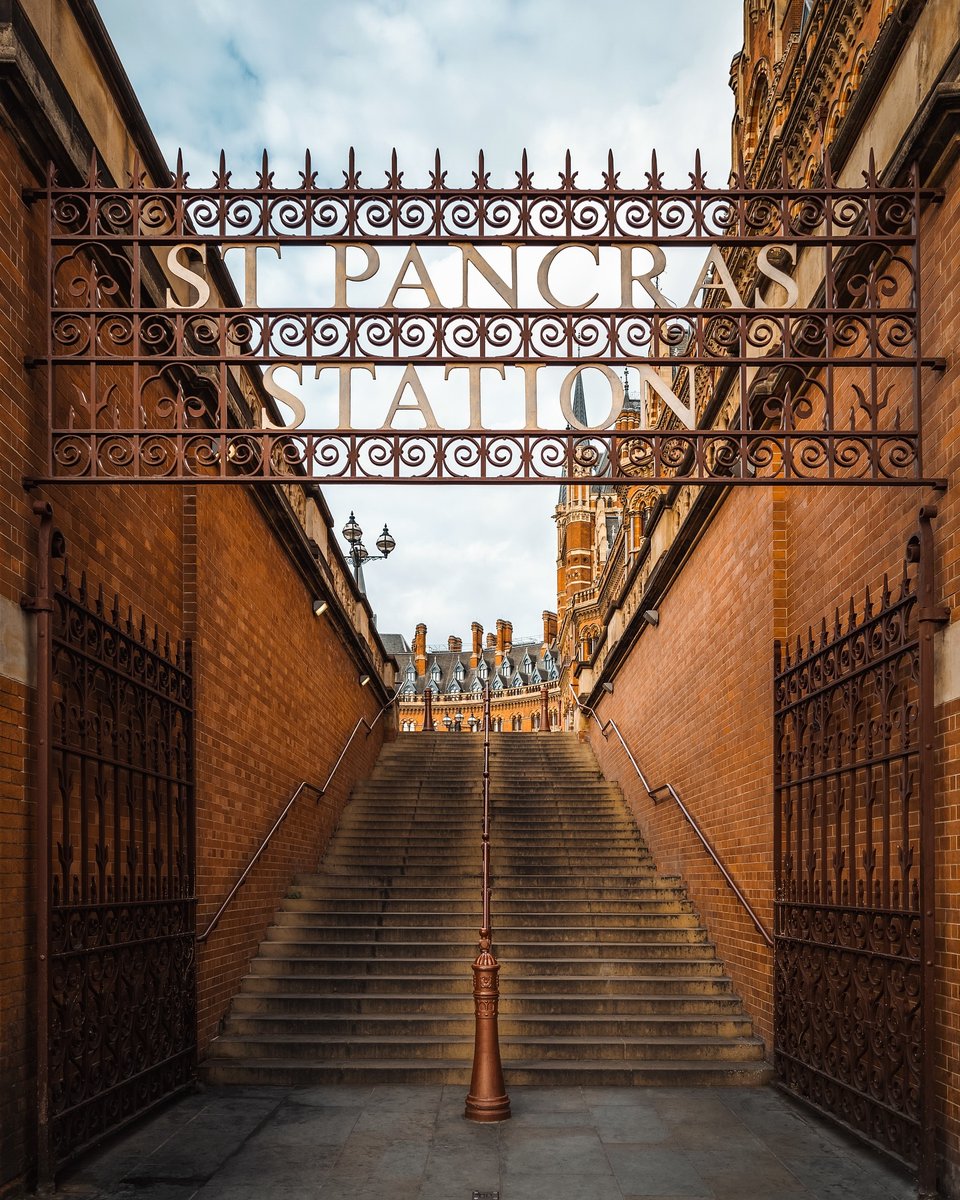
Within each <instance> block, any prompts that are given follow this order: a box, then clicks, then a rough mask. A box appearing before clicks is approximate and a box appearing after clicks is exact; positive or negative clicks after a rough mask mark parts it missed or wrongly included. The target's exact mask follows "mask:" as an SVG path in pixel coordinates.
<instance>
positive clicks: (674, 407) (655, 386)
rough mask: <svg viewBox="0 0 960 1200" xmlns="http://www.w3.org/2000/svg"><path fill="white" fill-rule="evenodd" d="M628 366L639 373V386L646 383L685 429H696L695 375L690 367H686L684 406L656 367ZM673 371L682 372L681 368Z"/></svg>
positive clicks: (640, 363)
mask: <svg viewBox="0 0 960 1200" xmlns="http://www.w3.org/2000/svg"><path fill="white" fill-rule="evenodd" d="M630 365H631V366H632V367H636V368H637V370H638V371H639V373H640V382H641V384H644V383H646V384H647V385H648V386H649V387H650V388H651V390H652V391H654V392H656V394H657V395H658V396H659V397H660V399H661V400H662V401H663V402H664V404H666V405H667V407H668V408H669V409H670V410H671V412H673V413H674V414H675V415H676V416H677V417H679V418H680V420H681V421H682V422H683V423H684V425H685V426H686V427H687V429H696V427H697V409H696V403H697V397H696V374H695V371H694V368H693V367H692V366H688V367H687V403H686V404H684V402H683V401H682V400H681V399H680V396H679V395H678V394H677V393H676V392H675V391H673V389H672V388H671V387H670V386H669V385H668V383H667V381H666V380H665V379H664V377H663V376H662V375H661V374H660V372H659V371H658V370H657V369H656V367H653V366H651V365H650V363H643V362H632V363H631V364H630ZM675 370H682V368H675Z"/></svg>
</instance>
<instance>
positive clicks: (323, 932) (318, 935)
mask: <svg viewBox="0 0 960 1200" xmlns="http://www.w3.org/2000/svg"><path fill="white" fill-rule="evenodd" d="M533 934H535V935H536V936H535V937H533V936H532V935H533ZM266 941H270V942H283V943H284V944H292V943H296V944H302V946H307V947H314V946H332V944H340V943H352V944H356V946H367V944H371V943H376V944H377V946H388V944H389V946H415V944H422V943H424V942H427V943H433V944H436V943H438V942H444V943H446V942H456V943H461V944H466V946H470V944H473V943H474V942H475V941H476V925H460V924H457V925H432V924H431V925H390V924H385V925H350V926H340V925H301V924H286V923H278V924H276V925H271V926H270V928H269V929H268V930H266ZM660 943H665V944H666V946H667V947H670V946H685V944H696V946H709V948H710V949H713V947H712V946H710V943H708V942H707V931H706V930H704V929H702V928H698V926H692V928H689V929H677V928H676V926H660V928H658V926H647V928H646V929H632V928H630V926H626V928H624V926H623V925H614V926H610V928H606V929H596V928H595V926H554V928H541V929H530V928H528V926H522V925H520V926H509V925H498V926H497V947H498V950H499V953H500V954H503V955H506V954H508V953H509V954H510V955H511V956H512V958H516V956H517V954H523V953H528V952H529V953H534V949H533V948H534V947H536V953H535V956H539V955H540V954H541V953H547V954H552V953H556V952H554V947H557V946H581V947H583V946H587V944H595V946H596V947H598V948H600V949H601V950H602V949H606V948H607V947H610V946H613V947H617V946H635V944H636V946H654V944H660Z"/></svg>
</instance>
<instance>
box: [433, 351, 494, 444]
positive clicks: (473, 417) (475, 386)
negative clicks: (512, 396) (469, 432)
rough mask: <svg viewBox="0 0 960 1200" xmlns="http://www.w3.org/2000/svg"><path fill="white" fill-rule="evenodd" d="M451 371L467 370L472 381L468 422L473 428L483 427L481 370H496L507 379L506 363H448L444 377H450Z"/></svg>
mask: <svg viewBox="0 0 960 1200" xmlns="http://www.w3.org/2000/svg"><path fill="white" fill-rule="evenodd" d="M451 371H466V372H467V377H468V379H469V381H470V383H469V391H468V392H467V399H468V401H469V404H470V416H469V418H468V423H469V426H470V428H471V429H483V422H482V421H481V419H480V372H481V371H496V372H497V374H498V375H499V376H500V378H501V379H506V377H507V372H506V364H505V363H447V365H446V366H445V367H444V370H443V378H444V379H449V378H450V372H451Z"/></svg>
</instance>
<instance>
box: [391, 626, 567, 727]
mask: <svg viewBox="0 0 960 1200" xmlns="http://www.w3.org/2000/svg"><path fill="white" fill-rule="evenodd" d="M386 644H387V645H388V646H389V647H390V648H391V653H392V654H393V655H394V657H395V658H396V660H397V662H398V663H399V664H400V675H399V685H400V700H399V705H400V707H399V726H400V732H401V733H415V732H419V731H422V730H423V728H424V722H425V721H427V722H428V724H429V719H430V718H432V722H433V725H434V728H435V729H436V730H437V731H439V732H443V731H447V732H464V733H469V732H479V731H480V730H481V729H482V726H483V696H484V689H485V688H486V687H487V686H489V688H490V720H491V728H492V729H493V730H495V731H498V732H504V733H507V732H509V733H540V732H547V731H549V730H551V729H557V728H558V727H559V720H560V713H559V707H558V702H559V676H560V671H559V659H558V648H557V615H556V613H553V612H544V614H543V637H542V638H541V639H540V640H539V641H532V640H528V639H524V640H523V641H520V642H514V640H513V624H512V623H511V622H510V621H507V620H503V619H500V620H498V621H497V625H496V632H495V633H494V632H492V631H491V632H490V633H487V634H486V636H484V630H483V626H482V625H481V624H480V623H479V622H478V621H474V622H473V624H472V625H471V627H470V645H469V649H467V650H465V649H464V643H463V639H462V638H460V637H456V636H454V635H451V636H450V637H449V638H448V639H447V645H446V648H437V647H429V646H428V645H427V627H426V625H425V624H420V625H418V626H417V628H416V632H415V633H414V635H413V642H412V644H408V643H407V642H406V640H405V639H403V638H398V635H396V634H394V635H388V637H387V639H386ZM427 693H429V694H430V718H428V715H427V707H426V700H425V696H426V695H427Z"/></svg>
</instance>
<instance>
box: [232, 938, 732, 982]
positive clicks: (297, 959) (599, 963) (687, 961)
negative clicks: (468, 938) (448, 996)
mask: <svg viewBox="0 0 960 1200" xmlns="http://www.w3.org/2000/svg"><path fill="white" fill-rule="evenodd" d="M298 949H301V947H298V946H296V945H292V946H288V945H286V944H285V943H283V942H261V943H260V951H259V954H258V955H257V957H256V958H255V959H254V960H253V962H252V963H251V964H250V967H251V970H252V971H254V972H258V971H259V972H264V973H266V972H269V973H271V974H273V975H277V974H281V975H298V974H309V975H323V974H330V975H349V974H350V973H351V972H353V973H355V974H357V975H390V974H397V973H399V972H400V971H402V970H403V968H404V967H407V968H408V969H410V968H415V969H416V971H417V972H418V973H421V974H422V975H423V977H424V978H427V977H429V976H438V975H441V976H442V975H457V974H459V973H461V972H464V971H466V970H467V969H468V967H469V964H470V963H471V962H472V961H473V959H474V957H475V956H476V950H475V948H474V947H473V946H471V945H467V946H464V947H462V951H461V953H460V954H459V955H458V954H456V953H451V954H439V953H437V952H436V948H435V947H433V946H425V947H423V946H422V947H420V949H421V950H426V951H428V952H429V953H425V954H419V955H416V954H413V953H410V952H408V951H407V949H406V947H405V948H404V953H402V954H401V953H399V952H398V950H399V948H398V947H389V946H385V947H383V951H384V952H383V953H378V954H369V953H365V954H364V955H362V956H361V955H351V954H348V953H339V954H319V953H317V952H316V950H315V948H314V947H310V948H309V949H307V948H303V949H304V951H305V952H304V953H297V951H298ZM444 949H453V947H444ZM689 949H690V950H691V953H692V952H695V951H696V950H698V949H699V947H696V946H693V947H690V948H689ZM707 949H708V950H709V949H710V948H709V947H708V948H707ZM645 950H646V953H645V954H644V956H641V955H640V954H637V955H634V956H629V957H622V958H613V957H611V956H609V955H606V956H599V955H597V956H593V957H588V956H584V955H582V954H577V955H573V954H570V955H565V956H564V957H563V958H562V959H559V958H542V959H539V958H530V957H519V956H518V957H516V958H514V959H512V960H511V959H503V960H502V961H501V966H502V967H503V968H504V970H506V971H508V973H509V974H511V975H512V976H513V977H515V978H519V977H522V976H524V975H526V976H538V975H539V976H566V975H577V976H580V977H588V976H600V977H607V976H611V977H622V976H625V975H629V974H630V973H631V972H633V971H636V972H637V973H638V974H639V975H641V976H654V975H657V974H658V973H662V974H665V975H669V976H670V977H672V978H675V977H680V976H687V977H690V978H697V979H709V978H713V977H716V976H719V975H721V974H722V973H723V966H722V964H721V963H719V962H717V961H716V959H712V958H708V957H703V958H694V957H680V956H679V954H673V955H671V954H663V955H660V956H658V955H656V954H654V953H652V952H651V951H652V948H649V947H648V948H645ZM387 951H392V953H387ZM501 978H502V976H501Z"/></svg>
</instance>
